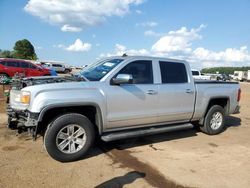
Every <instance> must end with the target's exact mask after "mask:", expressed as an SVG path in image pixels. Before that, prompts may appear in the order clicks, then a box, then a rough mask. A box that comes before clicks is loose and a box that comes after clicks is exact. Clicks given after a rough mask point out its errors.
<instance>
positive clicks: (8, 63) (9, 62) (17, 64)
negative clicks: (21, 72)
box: [5, 61, 19, 67]
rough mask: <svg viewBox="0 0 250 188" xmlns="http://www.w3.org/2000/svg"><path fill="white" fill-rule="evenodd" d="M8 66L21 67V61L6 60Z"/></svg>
mask: <svg viewBox="0 0 250 188" xmlns="http://www.w3.org/2000/svg"><path fill="white" fill-rule="evenodd" d="M5 63H6V66H8V67H19V62H17V61H7V62H5Z"/></svg>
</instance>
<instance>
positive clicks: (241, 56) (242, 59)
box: [190, 46, 250, 67]
mask: <svg viewBox="0 0 250 188" xmlns="http://www.w3.org/2000/svg"><path fill="white" fill-rule="evenodd" d="M190 59H191V61H193V62H195V61H198V62H203V66H205V67H209V66H214V65H217V66H233V65H236V64H238V65H239V66H243V65H246V64H250V54H249V52H248V50H247V46H242V47H240V48H239V49H236V48H227V49H225V50H223V51H219V52H215V51H210V50H208V49H205V48H202V47H199V48H196V49H195V50H194V51H193V53H192V55H191V56H190Z"/></svg>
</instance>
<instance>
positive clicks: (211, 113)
mask: <svg viewBox="0 0 250 188" xmlns="http://www.w3.org/2000/svg"><path fill="white" fill-rule="evenodd" d="M224 124H225V110H224V109H223V108H222V107H221V106H219V105H214V106H211V108H210V109H209V110H208V112H207V114H206V116H205V120H204V124H203V126H201V127H200V129H201V131H202V132H204V133H206V134H208V135H216V134H219V133H221V132H223V131H224V130H225V125H224Z"/></svg>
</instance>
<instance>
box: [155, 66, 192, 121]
mask: <svg viewBox="0 0 250 188" xmlns="http://www.w3.org/2000/svg"><path fill="white" fill-rule="evenodd" d="M159 68H160V75H161V84H159V90H158V92H159V104H158V105H159V112H158V122H159V123H163V122H184V121H188V120H190V119H191V117H192V115H193V111H194V101H195V92H194V83H193V81H192V79H190V78H189V77H190V76H189V74H188V73H187V67H186V66H185V64H184V63H180V62H168V61H159Z"/></svg>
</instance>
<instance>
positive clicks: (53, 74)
mask: <svg viewBox="0 0 250 188" xmlns="http://www.w3.org/2000/svg"><path fill="white" fill-rule="evenodd" d="M36 65H38V66H41V67H44V68H47V69H49V72H50V75H51V76H57V72H56V71H55V69H54V68H53V67H50V66H48V65H47V64H46V63H41V64H40V62H38V63H37V64H36Z"/></svg>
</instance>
